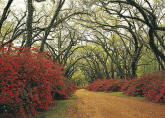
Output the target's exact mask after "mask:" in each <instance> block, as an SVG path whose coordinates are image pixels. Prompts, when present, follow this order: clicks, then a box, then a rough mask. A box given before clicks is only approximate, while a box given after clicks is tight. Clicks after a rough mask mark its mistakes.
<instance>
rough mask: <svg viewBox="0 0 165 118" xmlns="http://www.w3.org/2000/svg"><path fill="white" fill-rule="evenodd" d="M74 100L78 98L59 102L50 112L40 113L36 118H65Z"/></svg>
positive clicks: (73, 97) (74, 97)
mask: <svg viewBox="0 0 165 118" xmlns="http://www.w3.org/2000/svg"><path fill="white" fill-rule="evenodd" d="M74 99H76V96H72V97H71V98H70V99H67V100H57V101H56V103H55V105H52V106H51V107H50V108H49V110H48V111H46V112H40V113H38V114H37V116H35V117H34V118H64V117H65V114H66V111H67V109H68V107H69V105H70V103H71V101H73V100H74Z"/></svg>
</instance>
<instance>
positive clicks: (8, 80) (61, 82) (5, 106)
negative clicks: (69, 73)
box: [0, 48, 75, 118]
mask: <svg viewBox="0 0 165 118" xmlns="http://www.w3.org/2000/svg"><path fill="white" fill-rule="evenodd" d="M20 50H22V51H20ZM62 75H63V67H62V66H60V65H58V64H56V63H54V62H53V61H52V60H51V58H48V57H47V55H46V54H44V53H37V51H36V50H35V49H33V50H29V49H26V48H25V49H11V48H1V49H0V118H31V117H32V116H35V115H37V113H38V112H40V111H46V110H48V109H49V106H50V105H51V104H53V103H55V102H56V100H57V99H67V98H69V97H70V96H71V95H72V93H73V92H74V90H75V86H74V85H73V84H72V83H71V82H70V81H69V80H67V79H66V78H64V77H63V76H62Z"/></svg>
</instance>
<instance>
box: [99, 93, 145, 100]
mask: <svg viewBox="0 0 165 118" xmlns="http://www.w3.org/2000/svg"><path fill="white" fill-rule="evenodd" d="M101 93H105V94H109V95H112V96H121V97H127V98H133V99H137V100H144V99H145V98H144V97H133V96H127V95H125V94H124V93H123V92H111V93H108V92H101Z"/></svg>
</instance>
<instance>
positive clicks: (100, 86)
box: [87, 79, 106, 91]
mask: <svg viewBox="0 0 165 118" xmlns="http://www.w3.org/2000/svg"><path fill="white" fill-rule="evenodd" d="M105 83H106V80H105V79H97V80H95V81H94V82H93V83H92V84H90V85H89V86H88V87H87V89H88V90H92V91H105Z"/></svg>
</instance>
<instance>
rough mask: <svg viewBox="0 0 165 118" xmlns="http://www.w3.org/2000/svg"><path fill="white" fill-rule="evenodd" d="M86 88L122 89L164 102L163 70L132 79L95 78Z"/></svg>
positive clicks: (96, 89)
mask: <svg viewBox="0 0 165 118" xmlns="http://www.w3.org/2000/svg"><path fill="white" fill-rule="evenodd" d="M162 83H163V84H162ZM86 88H87V89H88V90H92V91H106V92H117V91H122V92H123V93H125V94H126V95H129V96H144V97H146V98H147V99H148V100H152V101H156V102H163V103H165V73H164V72H163V71H162V72H155V73H152V74H148V75H143V76H141V77H139V78H136V79H133V80H122V79H97V80H95V81H94V82H93V83H92V84H90V85H89V86H88V87H86Z"/></svg>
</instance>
